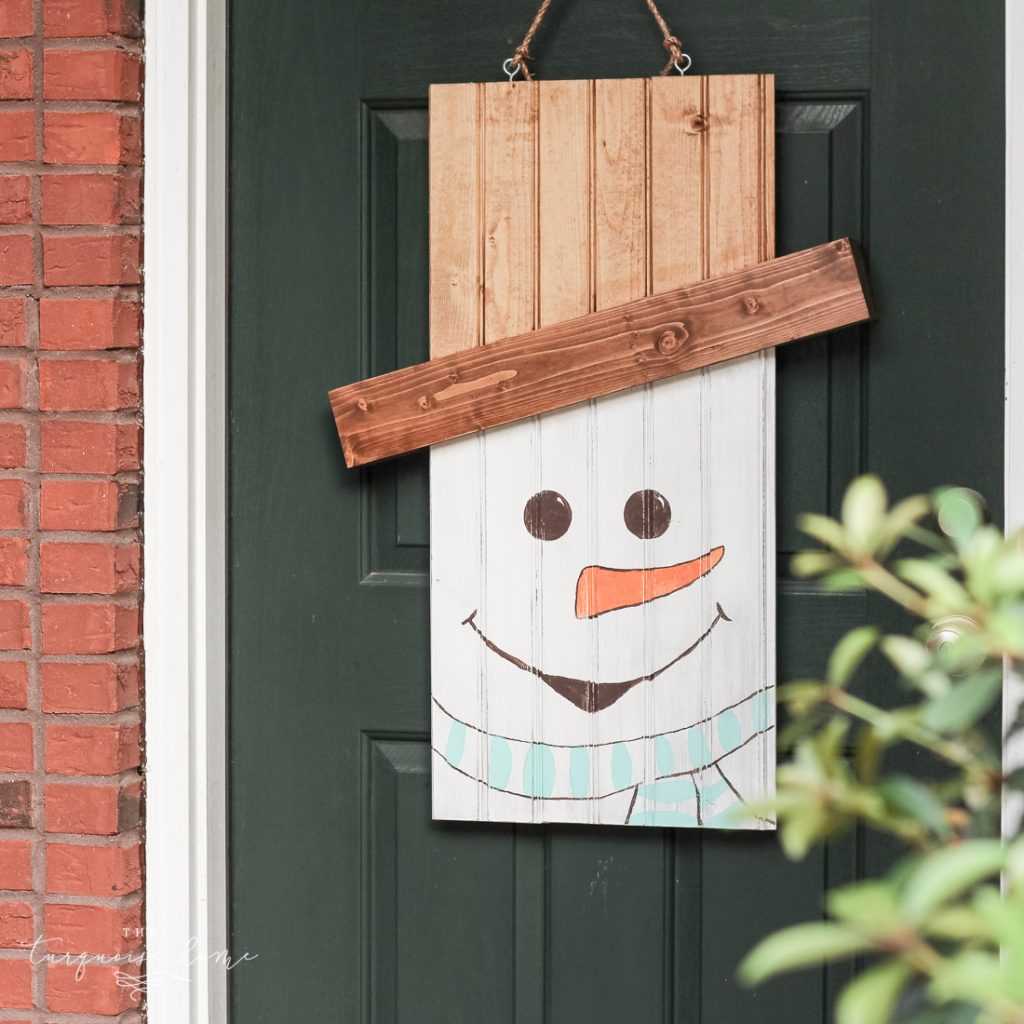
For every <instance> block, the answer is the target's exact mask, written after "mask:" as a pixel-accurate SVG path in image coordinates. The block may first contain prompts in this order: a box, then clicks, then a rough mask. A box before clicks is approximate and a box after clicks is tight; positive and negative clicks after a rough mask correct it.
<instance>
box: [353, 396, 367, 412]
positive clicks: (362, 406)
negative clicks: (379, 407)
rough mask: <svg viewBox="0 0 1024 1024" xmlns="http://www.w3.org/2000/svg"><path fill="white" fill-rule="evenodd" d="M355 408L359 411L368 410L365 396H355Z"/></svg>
mask: <svg viewBox="0 0 1024 1024" xmlns="http://www.w3.org/2000/svg"><path fill="white" fill-rule="evenodd" d="M356 408H357V409H358V410H359V411H360V412H367V411H368V410H369V408H370V403H369V402H367V401H366V399H365V398H357V399H356Z"/></svg>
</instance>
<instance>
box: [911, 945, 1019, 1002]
mask: <svg viewBox="0 0 1024 1024" xmlns="http://www.w3.org/2000/svg"><path fill="white" fill-rule="evenodd" d="M928 990H929V992H930V993H931V994H932V997H933V998H935V999H936V1000H939V1001H940V1002H945V1001H947V1000H948V1001H952V1000H954V999H955V1000H961V1001H969V1002H974V1003H978V1004H979V1005H984V1004H986V1003H988V1002H990V1001H991V1000H993V999H999V998H1000V997H1002V998H1007V997H1009V996H1010V994H1011V993H1010V979H1009V977H1008V975H1007V973H1006V972H1005V971H1004V970H1003V969H1002V965H1001V964H1000V962H999V954H998V953H985V952H983V951H982V950H968V951H966V952H963V953H958V954H957V955H956V956H953V957H950V958H949V959H947V961H946V965H945V966H944V967H943V969H942V970H941V971H940V972H939V973H938V974H937V975H936V976H935V977H934V978H933V979H932V981H931V984H930V985H929V986H928Z"/></svg>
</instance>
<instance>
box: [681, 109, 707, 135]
mask: <svg viewBox="0 0 1024 1024" xmlns="http://www.w3.org/2000/svg"><path fill="white" fill-rule="evenodd" d="M686 130H687V132H688V133H689V134H690V135H700V133H701V132H706V131H707V130H708V119H707V118H706V117H704V115H703V114H694V115H693V117H691V118H690V120H689V122H688V123H687V125H686Z"/></svg>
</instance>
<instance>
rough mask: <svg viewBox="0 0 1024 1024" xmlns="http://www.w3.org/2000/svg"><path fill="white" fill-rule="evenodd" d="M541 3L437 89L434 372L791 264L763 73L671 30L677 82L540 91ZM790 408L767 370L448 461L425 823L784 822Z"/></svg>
mask: <svg viewBox="0 0 1024 1024" xmlns="http://www.w3.org/2000/svg"><path fill="white" fill-rule="evenodd" d="M546 7H547V2H546V3H545V4H544V6H542V8H541V10H540V11H539V12H538V19H535V23H534V25H533V26H531V31H530V33H529V34H528V36H527V38H526V40H524V43H523V45H522V46H521V47H519V48H517V50H516V54H515V56H514V57H512V58H511V59H510V61H509V62H507V64H506V70H507V71H509V72H510V74H511V75H512V80H511V81H509V82H501V83H486V84H469V85H439V86H433V87H431V90H430V257H431V269H430V276H431V284H430V338H431V340H430V345H431V356H432V357H436V356H440V355H444V354H447V353H449V352H451V351H453V349H454V347H455V346H464V345H467V344H477V345H486V344H488V343H489V342H490V341H492V340H496V339H500V338H504V337H506V336H510V335H515V334H519V333H520V332H523V331H528V330H531V329H535V328H538V327H542V326H545V325H547V324H552V323H557V322H559V321H563V320H568V319H570V318H573V317H577V316H581V315H583V314H587V313H590V312H593V311H598V310H602V309H606V308H608V307H612V306H618V305H621V304H623V303H627V302H630V301H632V300H635V299H640V298H643V297H644V296H645V295H654V294H657V293H659V292H664V291H667V290H670V289H674V288H678V287H680V286H682V285H687V284H692V283H693V282H696V281H700V280H702V279H704V278H708V277H711V276H713V275H720V274H724V273H728V272H729V271H733V270H739V269H741V268H743V267H746V266H750V265H753V264H757V263H761V262H763V261H765V260H767V259H770V258H771V257H772V256H773V255H774V206H773V196H774V85H773V79H772V77H771V76H768V75H742V76H728V77H718V76H716V77H683V76H682V75H681V74H679V75H676V74H672V75H671V77H670V76H669V75H668V72H673V71H675V70H679V71H683V70H685V69H686V67H687V66H688V64H689V58H688V57H686V56H685V55H684V54H682V52H681V49H680V47H679V44H678V41H677V40H675V39H674V37H672V36H671V35H670V33H669V32H668V29H667V27H665V25H664V21H663V20H662V19H661V17H660V15H657V14H656V17H657V18H658V21H659V24H660V25H661V26H662V29H663V33H664V35H665V37H666V48H667V49H668V50H669V54H670V59H669V62H668V64H667V66H666V68H665V69H664V72H665V73H663V75H662V76H661V77H657V78H650V79H627V80H614V81H613V80H600V79H599V80H589V81H535V80H532V79H531V76H530V75H529V72H528V69H527V65H526V59H527V56H528V48H529V44H530V40H531V39H532V35H533V33H534V32H535V31H536V26H537V23H538V21H539V18H540V17H542V16H543V13H544V11H545V10H546ZM652 10H656V9H655V8H653V6H652ZM516 71H521V72H522V73H523V78H522V79H520V78H518V76H516V74H515V72H516ZM773 403H774V376H773V357H772V355H771V354H768V353H759V354H755V355H752V356H748V357H746V358H744V359H741V360H737V361H734V362H732V363H729V364H726V365H722V366H717V367H714V368H710V369H706V370H702V371H698V372H696V373H693V374H690V375H687V376H684V377H676V378H674V379H672V380H667V381H661V382H659V383H657V384H650V385H645V386H642V387H640V388H635V389H633V390H631V391H628V392H624V393H621V394H617V395H610V396H608V397H605V398H600V399H597V400H592V401H590V402H588V403H586V404H583V405H577V406H574V407H572V408H568V409H563V410H560V411H558V412H553V413H548V414H546V415H544V416H541V417H534V418H533V419H532V420H530V421H526V422H520V423H514V424H509V425H507V426H503V427H498V428H495V429H492V430H489V431H487V432H486V433H483V434H480V435H478V436H474V437H469V438H462V439H458V440H455V441H450V442H447V443H445V444H442V445H438V446H435V447H434V448H433V449H432V452H431V465H430V473H431V577H430V579H431V644H432V680H433V682H432V687H433V693H432V745H433V751H434V753H433V758H434V764H433V812H434V817H436V818H447V819H470V820H475V821H519V822H579V823H600V824H617V825H621V824H624V823H625V824H630V825H673V826H693V827H698V826H712V827H720V826H726V827H728V826H743V827H755V828H763V827H767V823H766V822H765V821H763V820H760V819H756V818H752V817H744V816H743V815H736V814H734V813H733V812H734V808H735V805H736V804H737V803H738V802H739V801H742V800H745V799H750V798H758V797H763V796H765V795H766V794H769V793H770V792H771V791H772V786H773V777H774V770H775V739H774V731H773V721H774V718H773V709H774V690H773V686H774V664H775V656H774V636H775V611H774V609H775V587H774V581H775V564H774V536H775V531H774V522H773V509H774V467H773V458H774V407H773Z"/></svg>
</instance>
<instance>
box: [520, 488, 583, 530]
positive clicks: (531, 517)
mask: <svg viewBox="0 0 1024 1024" xmlns="http://www.w3.org/2000/svg"><path fill="white" fill-rule="evenodd" d="M523 522H524V523H525V524H526V528H527V529H528V530H529V531H530V533H532V534H533V535H534V537H536V538H537V540H558V538H559V537H561V536H563V535H564V534H565V531H566V530H568V529H569V524H570V523H571V522H572V509H571V508H570V507H569V502H567V501H566V500H565V498H563V497H562V496H561V495H560V494H559V493H558V491H538V492H537V493H536V494H535V495H534V496H533V497H532V498H531V499H530V500H529V501H528V502H527V503H526V507H525V508H524V509H523Z"/></svg>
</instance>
